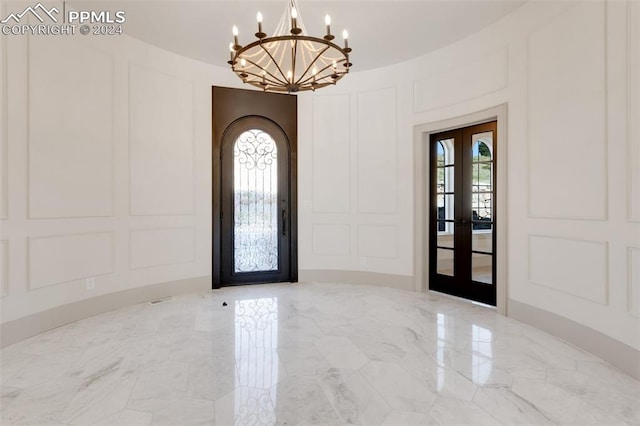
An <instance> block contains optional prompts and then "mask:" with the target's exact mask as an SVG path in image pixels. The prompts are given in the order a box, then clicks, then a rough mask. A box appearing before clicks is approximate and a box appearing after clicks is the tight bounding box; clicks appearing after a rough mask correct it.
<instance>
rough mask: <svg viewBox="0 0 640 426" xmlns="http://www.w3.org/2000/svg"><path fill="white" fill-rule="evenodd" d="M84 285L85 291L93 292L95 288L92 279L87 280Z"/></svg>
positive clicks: (94, 280) (94, 281)
mask: <svg viewBox="0 0 640 426" xmlns="http://www.w3.org/2000/svg"><path fill="white" fill-rule="evenodd" d="M85 285H86V287H87V290H93V289H94V288H96V279H95V278H94V277H91V278H87V280H86V282H85Z"/></svg>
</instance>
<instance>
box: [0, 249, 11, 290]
mask: <svg viewBox="0 0 640 426" xmlns="http://www.w3.org/2000/svg"><path fill="white" fill-rule="evenodd" d="M9 264H10V263H9V241H7V240H1V241H0V297H4V296H8V295H9Z"/></svg>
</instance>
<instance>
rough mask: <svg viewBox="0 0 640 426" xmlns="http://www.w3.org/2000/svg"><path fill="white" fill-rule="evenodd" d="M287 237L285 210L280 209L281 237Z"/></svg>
mask: <svg viewBox="0 0 640 426" xmlns="http://www.w3.org/2000/svg"><path fill="white" fill-rule="evenodd" d="M286 235H287V210H285V209H282V236H283V237H284V236H286Z"/></svg>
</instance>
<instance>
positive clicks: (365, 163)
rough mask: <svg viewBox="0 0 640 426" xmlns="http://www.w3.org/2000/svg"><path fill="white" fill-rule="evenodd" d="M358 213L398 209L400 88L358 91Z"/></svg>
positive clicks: (381, 212)
mask: <svg viewBox="0 0 640 426" xmlns="http://www.w3.org/2000/svg"><path fill="white" fill-rule="evenodd" d="M357 109H358V113H357V126H358V130H357V133H358V157H357V158H358V172H357V173H358V174H357V179H358V182H357V187H358V213H378V214H392V213H396V211H397V208H398V207H397V205H398V200H397V197H398V196H397V192H398V191H397V189H398V188H397V183H398V164H397V158H398V153H397V143H398V130H397V121H398V119H397V117H398V103H397V93H396V88H395V87H391V88H384V89H376V90H369V91H363V92H358V105H357Z"/></svg>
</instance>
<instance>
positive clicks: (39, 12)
mask: <svg viewBox="0 0 640 426" xmlns="http://www.w3.org/2000/svg"><path fill="white" fill-rule="evenodd" d="M54 13H55V14H58V13H60V11H59V10H58V9H57V8H56V7H55V6H54V7H52V8H51V9H47V8H46V7H44V6H43V5H42V3H38V4H36V5H35V6H33V7H32V6H28V7H27V8H26V9H25V10H23V11H22V12H21V13H10V14H9V16H7V17H6V18H5V19H3V20H2V21H0V23H2V24H6V23H8V22H9V21H11V20H13V21H15V23H18V22H20V20H21V19H22V18H24V17H25V16H26V15H28V14H31V15H33V16H35V17H36V18H37V19H38V21H40V22H44V18H45V17H47V16H48V17H49V18H50V19H51V20H52V21H53V22H58V19H57V18H56V17H55V16H54V15H53V14H54Z"/></svg>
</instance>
